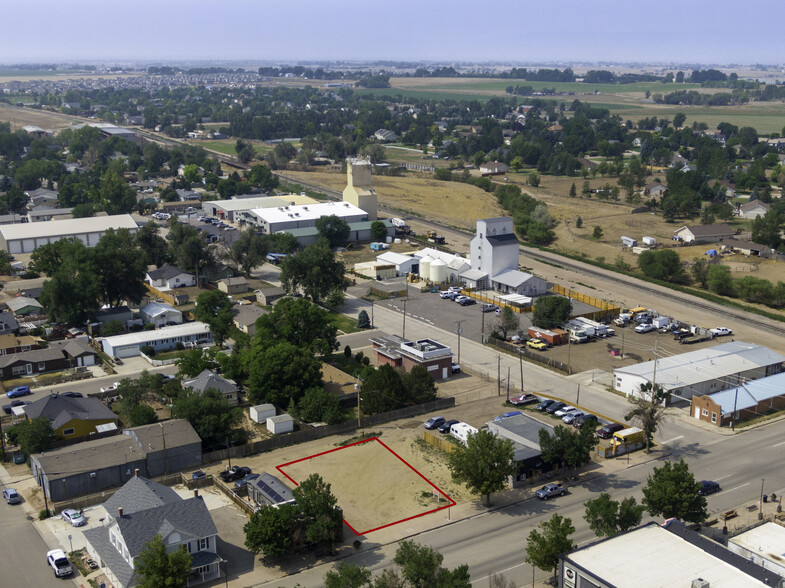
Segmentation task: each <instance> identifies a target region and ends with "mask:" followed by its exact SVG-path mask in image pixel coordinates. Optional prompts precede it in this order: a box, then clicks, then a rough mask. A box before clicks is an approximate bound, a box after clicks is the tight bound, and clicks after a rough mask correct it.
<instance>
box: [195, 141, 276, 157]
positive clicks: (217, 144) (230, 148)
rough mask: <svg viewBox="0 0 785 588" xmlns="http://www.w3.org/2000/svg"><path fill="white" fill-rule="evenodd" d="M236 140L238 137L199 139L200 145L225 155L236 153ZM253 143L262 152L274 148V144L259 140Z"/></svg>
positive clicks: (257, 150) (255, 148) (258, 151)
mask: <svg viewBox="0 0 785 588" xmlns="http://www.w3.org/2000/svg"><path fill="white" fill-rule="evenodd" d="M236 142H237V140H236V139H218V140H217V141H211V140H205V141H199V143H198V145H200V146H202V147H204V148H205V149H212V150H213V151H218V152H219V153H224V154H225V155H236V154H237V152H236V151H235V149H234V146H235V144H236ZM252 144H253V148H254V150H255V151H256V152H257V153H260V154H264V153H267V152H269V151H272V150H273V147H272V146H270V145H266V144H263V143H259V142H257V141H252Z"/></svg>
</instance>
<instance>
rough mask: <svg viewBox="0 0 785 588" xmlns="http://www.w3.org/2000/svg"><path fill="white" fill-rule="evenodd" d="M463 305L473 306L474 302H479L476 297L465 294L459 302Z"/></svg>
mask: <svg viewBox="0 0 785 588" xmlns="http://www.w3.org/2000/svg"><path fill="white" fill-rule="evenodd" d="M458 304H460V305H461V306H471V305H472V304H477V301H476V300H475V299H474V298H469V297H468V296H464V297H463V300H461V301H460V302H458Z"/></svg>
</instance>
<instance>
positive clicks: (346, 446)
mask: <svg viewBox="0 0 785 588" xmlns="http://www.w3.org/2000/svg"><path fill="white" fill-rule="evenodd" d="M371 441H376V442H377V443H379V444H380V445H381V446H382V447H384V448H385V449H386V450H387V451H389V452H390V453H392V454H393V455H394V456H395V457H397V458H398V459H399V460H400V461H401V462H402V463H403V464H404V465H405V466H406V467H408V468H409V469H410V470H412V471H413V472H414V473H415V474H417V475H418V476H420V477H421V478H422V479H423V480H425V481H426V482H427V483H428V484H429V485H430V486H431V487H432V488H434V489H435V490H437V491H438V492H439V494H441V495H442V496H444V497H445V498H446V499H447V503H448V504H446V505H445V506H440V507H439V508H433V509H431V510H428V511H425V512H421V513H420V514H416V515H414V516H411V517H406V518H405V519H401V520H399V521H394V522H392V523H387V524H386V525H382V526H380V527H376V528H373V529H368V530H367V531H362V532H358V531H356V530H355V528H354V527H352V526H351V525H350V524H349V523H348V522H347V520H346V519H343V522H344V524H345V525H346V526H347V527H349V528H350V529H351V530H352V532H353V533H354V534H355V535H357V536H360V535H367V534H368V533H373V532H374V531H379V530H380V529H385V528H387V527H392V526H393V525H398V524H400V523H405V522H406V521H410V520H412V519H416V518H419V517H423V516H425V515H427V514H431V513H434V512H438V511H440V510H444V509H445V508H450V507H451V506H455V505H456V504H457V502H455V501H454V500H453V499H452V498H450V497H449V496H447V494H445V493H444V492H442V490H441V488H439V487H438V486H437V485H436V484H434V483H433V482H431V481H430V480H429V479H428V478H426V477H425V476H423V475H422V474H421V473H420V472H418V471H417V470H416V469H415V468H413V467H412V466H411V464H409V463H408V462H407V461H406V460H405V459H403V458H402V457H401V456H400V455H398V454H397V453H395V452H394V451H393V450H392V449H390V448H389V447H387V445H385V444H384V443H383V442H382V441H381V439H379V438H378V437H368V438H367V439H363V440H362V441H356V442H354V443H350V444H349V445H345V446H343V447H336V448H335V449H329V450H327V451H322V452H321V453H316V454H314V455H311V456H308V457H302V458H300V459H295V460H294V461H290V462H288V463H284V464H281V465H278V466H275V469H277V470H278V471H279V472H281V474H283V475H284V476H286V477H287V478H288V479H289V481H291V482H292V483H293V484H294V485H295V486H299V484H298V483H297V481H296V480H295V479H294V478H292V477H291V476H290V475H289V474H287V473H286V472H285V471H283V468H285V467H286V466H290V465H292V464H294V463H299V462H301V461H307V460H309V459H313V458H315V457H319V456H320V455H326V454H328V453H332V452H333V451H340V450H341V449H347V448H349V447H353V446H354V445H363V444H365V443H370V442H371Z"/></svg>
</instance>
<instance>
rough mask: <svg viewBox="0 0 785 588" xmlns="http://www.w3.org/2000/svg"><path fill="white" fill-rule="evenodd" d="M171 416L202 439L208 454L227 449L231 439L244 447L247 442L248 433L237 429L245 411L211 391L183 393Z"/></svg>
mask: <svg viewBox="0 0 785 588" xmlns="http://www.w3.org/2000/svg"><path fill="white" fill-rule="evenodd" d="M172 417H173V418H176V419H185V420H187V421H188V422H189V423H191V426H192V427H193V428H194V430H195V431H196V433H197V435H199V437H200V438H201V439H202V444H203V447H204V450H205V451H213V450H215V449H218V448H220V447H225V446H226V440H227V439H231V441H232V444H233V445H242V444H243V443H245V441H246V436H247V434H246V432H245V430H244V429H242V428H235V427H237V426H238V425H239V424H240V423H241V422H242V419H243V416H242V409H240V408H239V407H232V406H230V405H229V402H228V401H227V400H226V399H225V398H224V397H223V396H221V394H220V392H218V390H214V389H212V388H210V389H207V390H205V391H204V392H202V393H201V394H199V393H196V392H183V393H181V394H180V395H178V396H177V397H176V398H175V399H174V401H173V404H172Z"/></svg>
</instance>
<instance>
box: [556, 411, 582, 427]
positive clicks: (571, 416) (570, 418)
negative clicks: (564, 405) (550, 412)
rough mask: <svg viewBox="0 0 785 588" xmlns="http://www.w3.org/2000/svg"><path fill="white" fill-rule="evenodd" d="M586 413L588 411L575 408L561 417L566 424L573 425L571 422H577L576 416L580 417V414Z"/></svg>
mask: <svg viewBox="0 0 785 588" xmlns="http://www.w3.org/2000/svg"><path fill="white" fill-rule="evenodd" d="M585 414H586V413H585V412H583V411H582V410H573V411H572V412H568V413H567V414H565V415H564V416H563V417H562V418H561V420H562V422H564V424H565V425H571V424H573V423H574V422H575V419H576V418H578V417H580V416H583V415H585Z"/></svg>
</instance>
